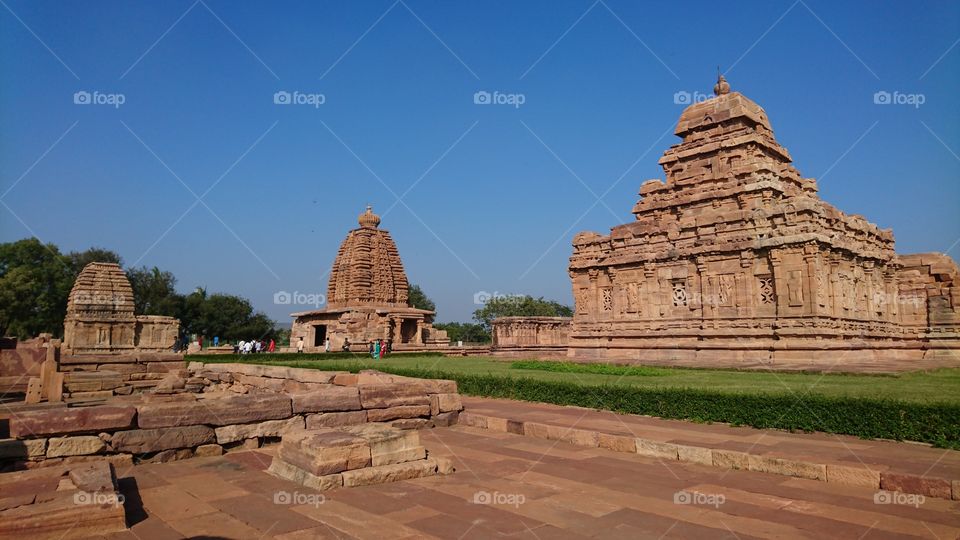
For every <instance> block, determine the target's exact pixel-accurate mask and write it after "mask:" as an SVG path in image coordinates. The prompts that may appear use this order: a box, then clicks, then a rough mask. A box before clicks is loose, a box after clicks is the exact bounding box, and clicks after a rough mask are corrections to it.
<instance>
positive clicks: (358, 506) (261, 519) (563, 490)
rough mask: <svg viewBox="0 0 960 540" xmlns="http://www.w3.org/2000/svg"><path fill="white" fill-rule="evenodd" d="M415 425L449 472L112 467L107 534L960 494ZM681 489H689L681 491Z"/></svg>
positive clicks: (312, 534) (582, 521)
mask: <svg viewBox="0 0 960 540" xmlns="http://www.w3.org/2000/svg"><path fill="white" fill-rule="evenodd" d="M421 433H422V438H423V442H424V444H425V446H427V448H428V449H429V450H430V452H431V453H432V454H434V455H447V456H451V457H452V458H453V459H454V461H455V463H456V466H457V469H458V470H457V472H456V473H454V474H453V475H449V476H437V477H431V478H423V479H418V480H410V481H404V482H398V483H394V484H384V485H379V486H369V487H360V488H349V489H337V490H333V491H327V492H325V493H324V494H323V495H324V497H325V499H324V500H323V502H322V503H319V504H276V503H275V502H274V500H275V499H274V498H275V495H276V494H277V493H287V494H292V495H291V497H299V498H300V501H301V502H304V501H305V499H304V498H305V497H308V496H311V495H317V493H316V492H313V491H311V490H308V489H305V488H302V487H300V486H298V485H296V484H293V483H290V482H287V481H283V480H279V479H276V478H274V477H272V476H269V475H267V474H266V473H265V472H263V470H262V469H263V468H264V467H265V466H266V465H267V464H268V463H269V462H270V459H271V456H270V454H271V453H272V451H273V449H274V448H275V447H271V448H266V449H260V450H257V451H247V452H236V453H231V454H228V455H227V456H224V457H215V458H195V459H190V460H185V461H179V462H172V463H165V464H157V465H143V466H138V467H135V468H133V469H132V470H130V471H126V472H123V471H121V474H120V476H121V491H122V492H123V493H125V494H126V495H127V497H128V500H127V505H128V514H129V518H130V521H131V522H132V523H133V526H132V528H131V530H130V531H127V532H123V533H117V534H114V535H110V536H108V537H106V538H110V539H112V540H113V539H115V540H120V539H124V540H127V539H129V540H137V539H143V540H147V539H150V540H153V539H156V540H163V539H166V538H183V537H206V538H230V539H241V538H243V539H245V538H278V539H301V538H303V539H306V538H370V539H374V540H389V539H395V538H431V537H436V538H454V539H456V538H518V539H531V540H536V539H541V540H546V539H548V538H598V539H599V538H710V539H713V538H739V539H744V540H746V539H748V538H817V539H818V540H821V539H824V538H868V539H869V538H911V537H915V538H940V539H946V538H957V537H958V536H960V502H957V501H948V500H942V499H929V498H928V499H926V500H925V501H924V502H923V503H922V504H920V505H919V506H918V507H914V506H908V505H903V504H876V503H875V501H874V496H875V493H876V491H875V490H870V489H866V488H857V487H845V486H839V485H835V484H829V483H825V482H818V481H814V480H803V479H798V478H789V477H784V476H778V475H772V474H766V473H757V472H750V471H725V470H720V469H717V468H714V467H707V466H701V465H695V464H688V463H680V462H670V463H667V462H663V461H660V460H657V459H654V458H647V457H643V456H639V455H636V454H626V453H618V452H613V451H609V450H604V449H600V448H583V447H577V446H573V445H571V444H568V443H564V442H558V441H548V440H541V439H533V438H529V437H524V436H520V435H514V434H510V433H501V432H493V431H489V430H483V429H475V428H469V427H464V426H457V427H454V428H441V429H435V430H426V431H423V432H421ZM678 493H680V494H679V495H678ZM693 493H698V494H697V495H690V494H693ZM478 494H479V495H478ZM684 494H687V495H684ZM721 495H722V497H723V498H722V499H721V498H720V497H719V496H721ZM687 497H696V498H697V501H698V502H699V503H698V504H682V502H683V500H684V499H685V498H687ZM475 498H479V499H478V500H480V501H481V502H483V501H484V500H493V504H477V503H475V502H474V500H475ZM675 498H678V500H680V501H681V502H680V503H678V502H675ZM307 502H309V501H307Z"/></svg>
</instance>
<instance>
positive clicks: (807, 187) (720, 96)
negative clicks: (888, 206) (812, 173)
mask: <svg viewBox="0 0 960 540" xmlns="http://www.w3.org/2000/svg"><path fill="white" fill-rule="evenodd" d="M714 93H715V94H716V97H714V98H712V99H709V100H706V101H703V102H700V103H696V104H693V105H691V106H689V107H687V108H686V109H685V110H684V111H683V113H682V114H681V116H680V121H679V123H678V124H677V128H676V131H675V133H676V135H678V136H679V137H681V138H682V139H683V140H682V141H681V142H680V143H679V144H676V145H674V146H672V147H670V148H669V149H668V150H667V151H666V152H665V153H664V155H663V157H662V158H660V161H659V163H660V165H661V166H662V167H663V170H664V173H665V174H666V182H663V181H661V180H656V179H655V180H648V181H646V182H644V183H643V185H642V186H641V188H640V195H641V199H640V201H639V202H638V203H637V204H636V205H635V206H634V208H633V214H634V215H635V216H636V219H635V220H634V221H633V222H631V223H627V224H624V225H619V226H616V227H613V228H612V229H611V231H610V234H608V235H601V234H598V233H593V232H582V233H580V234H578V235H576V237H575V238H574V240H573V255H572V256H571V257H570V267H569V273H570V278H571V281H572V285H573V296H574V301H575V314H574V317H573V321H572V323H571V327H570V337H569V343H568V345H569V352H568V355H569V356H570V357H571V358H575V359H578V360H600V359H624V360H631V361H644V362H663V363H668V364H686V365H698V366H704V365H730V366H751V365H770V364H775V365H781V366H785V367H786V366H790V365H796V366H804V367H828V366H837V365H839V366H846V367H849V366H858V365H862V366H871V365H875V364H878V363H887V364H886V365H887V366H890V367H894V368H895V369H917V368H921V367H934V366H942V365H957V364H958V358H960V355H958V354H957V352H958V350H960V281H958V277H960V272H958V269H957V265H956V264H955V263H954V261H953V260H952V259H950V258H949V257H948V256H946V255H943V254H940V253H924V254H917V255H897V254H896V252H895V251H894V240H893V233H892V232H891V231H890V230H884V229H879V228H877V226H876V225H873V224H872V223H869V222H868V221H867V220H866V219H864V218H863V217H861V216H858V215H848V214H845V213H843V212H841V211H839V210H837V209H836V208H834V207H833V206H831V205H830V204H828V203H826V202H824V201H822V200H821V199H820V198H819V197H818V196H817V185H816V182H815V181H814V180H813V179H811V178H804V177H802V176H801V175H800V173H799V172H798V171H797V169H795V168H794V167H793V166H792V165H791V161H792V158H791V157H790V154H789V152H787V150H786V149H785V148H784V147H782V146H780V144H779V143H778V142H777V141H776V139H775V138H774V134H773V130H772V128H771V126H770V122H769V120H768V119H767V114H766V112H765V111H764V110H763V108H761V107H760V106H759V105H757V104H756V103H754V102H753V101H751V100H750V99H748V98H747V97H746V96H744V95H742V94H740V93H738V92H731V91H730V86H729V84H728V83H727V82H726V81H725V80H724V79H723V77H720V79H719V80H718V82H717V85H716V87H715V88H714Z"/></svg>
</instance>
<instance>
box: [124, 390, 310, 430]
mask: <svg viewBox="0 0 960 540" xmlns="http://www.w3.org/2000/svg"><path fill="white" fill-rule="evenodd" d="M137 415H138V416H137V423H138V425H139V426H140V427H142V428H159V427H172V426H192V425H196V424H208V425H211V426H228V425H230V424H248V423H251V422H262V421H264V420H278V419H281V418H289V417H290V416H292V415H293V413H292V409H291V405H290V397H289V396H285V395H282V394H253V395H247V396H229V397H218V398H208V399H199V400H197V401H196V402H188V403H149V404H144V405H139V406H138V407H137Z"/></svg>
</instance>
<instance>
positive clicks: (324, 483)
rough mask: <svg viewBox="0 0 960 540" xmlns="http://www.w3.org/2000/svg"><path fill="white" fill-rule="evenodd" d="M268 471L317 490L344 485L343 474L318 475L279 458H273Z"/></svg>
mask: <svg viewBox="0 0 960 540" xmlns="http://www.w3.org/2000/svg"><path fill="white" fill-rule="evenodd" d="M267 472H268V473H270V474H272V475H274V476H276V477H278V478H283V479H284V480H289V481H291V482H296V483H297V484H300V485H302V486H303V487H307V488H310V489H315V490H317V491H324V490H327V489H332V488H335V487H341V486H343V476H341V475H340V474H327V475H324V476H317V475H315V474H310V473H308V472H307V471H305V470H303V469H301V468H299V467H295V466H293V465H290V464H289V463H286V462H285V461H282V460H281V459H279V458H273V462H272V463H270V468H269V469H267Z"/></svg>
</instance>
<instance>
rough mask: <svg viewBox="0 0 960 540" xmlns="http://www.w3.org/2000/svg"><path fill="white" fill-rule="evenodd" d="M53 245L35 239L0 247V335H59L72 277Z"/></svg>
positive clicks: (72, 273) (67, 266)
mask: <svg viewBox="0 0 960 540" xmlns="http://www.w3.org/2000/svg"><path fill="white" fill-rule="evenodd" d="M69 261H70V259H69V258H68V257H65V256H63V255H61V254H60V251H59V250H58V249H57V246H55V245H53V244H46V245H44V244H42V243H40V241H39V240H37V239H36V238H27V239H24V240H19V241H17V242H8V243H4V244H0V335H5V336H16V337H19V338H21V339H25V338H30V337H34V336H36V335H37V334H39V333H41V332H50V333H52V334H54V335H56V336H62V335H63V318H64V317H65V316H66V313H67V297H68V296H69V295H70V288H71V287H72V286H73V280H74V278H75V277H76V274H75V273H74V272H73V269H72V267H71V265H70V262H69Z"/></svg>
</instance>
